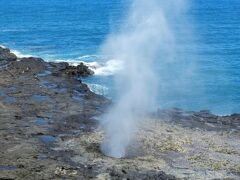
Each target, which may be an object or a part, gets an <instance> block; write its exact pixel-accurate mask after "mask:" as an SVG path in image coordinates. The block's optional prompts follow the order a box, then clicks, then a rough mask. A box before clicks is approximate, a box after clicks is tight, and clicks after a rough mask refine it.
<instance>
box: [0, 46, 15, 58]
mask: <svg viewBox="0 0 240 180" xmlns="http://www.w3.org/2000/svg"><path fill="white" fill-rule="evenodd" d="M16 60H17V56H16V55H15V54H13V53H11V51H10V50H9V49H8V48H3V47H0V61H16Z"/></svg>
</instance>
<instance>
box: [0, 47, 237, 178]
mask: <svg viewBox="0 0 240 180" xmlns="http://www.w3.org/2000/svg"><path fill="white" fill-rule="evenodd" d="M1 53H2V54H1ZM3 53H4V54H3ZM92 73H93V72H91V71H89V69H88V68H87V67H86V66H84V65H83V64H81V66H79V67H77V68H76V67H71V66H68V64H67V63H47V62H44V61H43V60H42V59H39V58H23V59H16V58H15V56H14V55H13V54H10V51H8V50H4V49H3V48H1V49H0V140H1V147H0V179H227V178H228V179H239V178H240V166H239V165H240V141H239V140H240V132H239V129H240V115H237V114H235V115H231V116H226V117H220V116H215V115H212V114H211V113H209V112H208V111H201V112H198V113H196V112H184V111H182V110H179V109H172V110H159V111H158V112H156V113H154V114H152V115H150V116H149V117H148V118H145V119H144V120H142V121H141V123H140V124H139V131H138V132H137V133H136V138H135V139H134V140H133V142H134V143H132V145H131V147H129V150H128V156H127V157H126V158H123V159H114V158H110V157H106V156H104V155H103V154H102V153H101V152H100V144H101V141H102V138H103V132H102V130H101V129H100V127H99V126H98V120H97V119H98V117H99V116H100V115H101V114H103V112H104V111H105V110H106V108H107V107H108V106H109V105H110V102H109V101H108V100H107V99H105V98H104V97H102V96H99V95H96V94H94V93H92V92H91V91H90V90H89V88H88V87H87V86H86V85H85V84H83V83H82V82H81V81H80V80H79V78H77V77H81V76H88V75H91V74H92Z"/></svg>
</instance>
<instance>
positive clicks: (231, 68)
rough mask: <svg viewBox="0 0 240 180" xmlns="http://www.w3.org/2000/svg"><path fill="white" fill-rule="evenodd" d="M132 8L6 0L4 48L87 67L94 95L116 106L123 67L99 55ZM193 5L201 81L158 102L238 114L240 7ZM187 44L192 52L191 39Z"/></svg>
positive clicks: (0, 9) (1, 24) (0, 40)
mask: <svg viewBox="0 0 240 180" xmlns="http://www.w3.org/2000/svg"><path fill="white" fill-rule="evenodd" d="M129 2H130V0H94V1H89V0H38V1H35V0H24V1H22V0H11V1H9V0H0V45H2V46H6V47H9V48H10V49H11V50H12V51H13V52H14V53H15V54H17V55H18V56H19V57H24V56H39V57H42V58H43V59H45V60H47V61H68V62H70V63H72V64H77V63H79V62H81V61H83V62H86V63H88V65H90V66H91V67H92V68H93V69H94V70H95V75H94V76H93V77H89V78H86V79H83V81H84V82H86V83H87V84H88V85H89V87H90V88H91V89H92V90H93V91H94V92H96V93H98V94H101V95H104V96H106V97H108V98H110V99H112V100H113V101H114V100H115V99H116V97H115V96H116V95H115V94H116V93H115V92H116V87H115V86H114V85H113V84H114V83H113V78H114V75H115V73H116V72H117V71H118V69H119V68H120V67H119V66H120V64H119V63H118V62H117V61H115V60H114V59H108V58H107V57H104V56H102V55H101V54H100V53H99V49H100V47H101V45H102V44H103V43H104V41H105V40H106V37H107V36H108V34H109V33H111V32H115V31H117V30H118V28H119V26H120V24H121V20H122V17H123V16H124V15H125V12H126V8H127V6H128V4H129ZM189 4H190V7H189V10H188V12H187V13H188V14H187V16H188V17H189V18H190V19H191V20H190V25H191V29H192V30H193V36H194V38H193V40H194V41H193V42H194V47H195V48H191V47H189V48H188V49H187V57H188V58H189V59H190V60H191V58H193V57H197V58H194V59H193V60H192V61H196V64H197V71H198V73H197V77H196V76H194V78H195V79H192V80H191V82H192V87H191V86H187V88H188V89H187V91H184V92H182V91H181V92H180V91H177V90H176V89H177V87H176V86H174V88H171V84H170V85H169V86H166V88H167V91H168V93H166V94H165V95H163V96H161V98H160V99H159V100H158V102H159V104H158V107H160V108H173V107H178V108H183V109H185V110H194V111H198V110H203V109H208V110H210V111H212V112H213V113H216V114H220V115H226V114H231V113H238V112H240V18H239V17H240V1H239V0H209V1H204V0H197V1H196V0H189ZM182 38H183V39H186V41H184V45H185V46H186V47H187V45H188V41H187V39H188V37H182ZM191 43H192V42H191ZM156 66H158V64H156ZM169 77H170V76H169ZM172 78H176V77H172ZM189 78H191V77H189ZM187 81H188V80H187ZM195 82H201V83H195ZM196 84H197V85H196ZM199 89H201V91H200V90H199ZM196 92H198V93H196Z"/></svg>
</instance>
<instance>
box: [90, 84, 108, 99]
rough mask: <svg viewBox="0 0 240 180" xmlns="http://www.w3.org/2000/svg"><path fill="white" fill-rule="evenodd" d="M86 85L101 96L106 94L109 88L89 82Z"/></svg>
mask: <svg viewBox="0 0 240 180" xmlns="http://www.w3.org/2000/svg"><path fill="white" fill-rule="evenodd" d="M87 85H88V87H89V88H90V90H91V91H92V92H94V93H95V94H99V95H102V96H106V95H107V94H108V90H109V89H108V88H107V87H105V86H102V85H100V84H90V83H87Z"/></svg>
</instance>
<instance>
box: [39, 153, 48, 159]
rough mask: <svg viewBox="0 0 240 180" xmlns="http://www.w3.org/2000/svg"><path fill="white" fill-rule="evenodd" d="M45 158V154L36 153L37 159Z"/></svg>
mask: <svg viewBox="0 0 240 180" xmlns="http://www.w3.org/2000/svg"><path fill="white" fill-rule="evenodd" d="M47 158H48V156H47V155H45V154H38V155H37V159H38V160H45V159H47Z"/></svg>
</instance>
